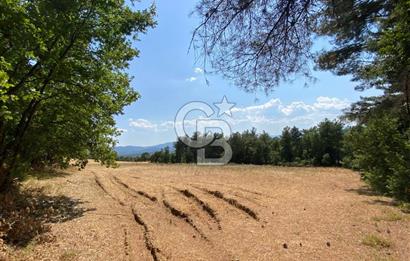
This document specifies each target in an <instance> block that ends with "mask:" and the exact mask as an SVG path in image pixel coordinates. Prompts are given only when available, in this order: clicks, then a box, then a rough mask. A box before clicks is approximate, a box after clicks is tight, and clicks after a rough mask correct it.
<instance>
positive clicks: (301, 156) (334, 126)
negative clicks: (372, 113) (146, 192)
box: [151, 120, 343, 166]
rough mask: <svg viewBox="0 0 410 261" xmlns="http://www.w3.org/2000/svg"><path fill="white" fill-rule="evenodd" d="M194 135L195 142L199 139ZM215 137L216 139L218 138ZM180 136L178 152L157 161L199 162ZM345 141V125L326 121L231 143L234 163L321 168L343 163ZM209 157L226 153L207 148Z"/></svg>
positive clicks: (236, 136) (241, 136) (250, 133)
mask: <svg viewBox="0 0 410 261" xmlns="http://www.w3.org/2000/svg"><path fill="white" fill-rule="evenodd" d="M198 135H199V134H194V135H193V136H192V139H195V138H196V137H198ZM218 135H220V134H215V138H218ZM183 139H184V137H180V138H179V139H178V141H177V142H176V143H175V153H174V154H173V153H170V154H169V155H168V154H167V151H160V152H157V153H154V154H153V155H152V157H151V161H153V162H163V163H169V162H177V163H194V162H196V149H193V148H190V147H188V146H187V145H185V144H184V142H183ZM342 142H343V125H342V124H341V123H339V122H337V121H329V120H325V121H323V122H321V123H320V124H319V125H318V126H317V127H314V128H311V129H309V130H303V131H300V130H299V129H298V128H296V127H293V128H289V127H286V128H284V129H283V132H282V135H281V136H280V137H271V136H270V135H269V134H268V133H266V132H263V133H261V134H258V133H257V132H256V129H252V130H246V131H244V132H242V133H239V132H236V133H233V134H232V135H231V136H230V137H229V139H228V143H229V144H230V145H231V148H232V159H231V161H230V162H232V163H238V164H256V165H263V164H273V165H293V166H304V165H317V166H338V165H339V164H340V161H341V156H342V151H341V144H342ZM205 154H206V156H207V157H209V158H217V157H220V156H221V155H222V154H223V151H222V150H221V149H220V148H218V147H212V146H205Z"/></svg>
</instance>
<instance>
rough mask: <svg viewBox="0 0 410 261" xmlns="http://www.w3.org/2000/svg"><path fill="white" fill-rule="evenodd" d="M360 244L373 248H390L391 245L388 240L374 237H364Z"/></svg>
mask: <svg viewBox="0 0 410 261" xmlns="http://www.w3.org/2000/svg"><path fill="white" fill-rule="evenodd" d="M362 244H363V245H365V246H369V247H373V248H389V247H391V246H392V243H391V242H390V241H389V240H387V239H384V238H381V237H378V236H376V235H367V236H365V237H364V238H363V240H362Z"/></svg>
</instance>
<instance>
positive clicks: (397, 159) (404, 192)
mask: <svg viewBox="0 0 410 261" xmlns="http://www.w3.org/2000/svg"><path fill="white" fill-rule="evenodd" d="M398 123H399V121H398V119H397V118H396V117H392V116H391V115H387V114H386V115H383V116H381V117H378V118H374V119H372V120H370V121H369V123H368V124H367V126H364V127H362V128H361V129H360V130H359V131H358V132H355V133H354V135H356V137H355V139H354V143H352V144H351V146H352V148H353V153H354V156H355V163H356V164H357V165H358V167H359V168H360V169H361V170H363V177H364V179H365V181H366V182H368V183H369V184H370V185H371V187H372V188H374V189H375V190H376V191H378V192H380V193H384V194H388V195H392V196H394V197H396V198H397V199H400V200H406V201H410V132H407V133H405V134H404V135H403V133H401V132H400V131H399V124H398Z"/></svg>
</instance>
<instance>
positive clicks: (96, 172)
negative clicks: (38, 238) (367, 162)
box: [0, 163, 410, 260]
mask: <svg viewBox="0 0 410 261" xmlns="http://www.w3.org/2000/svg"><path fill="white" fill-rule="evenodd" d="M28 183H29V184H28V185H30V186H43V187H45V188H46V191H47V192H48V193H50V194H53V195H65V196H67V197H69V198H72V199H75V200H76V202H78V205H76V208H77V209H82V210H84V212H83V213H82V215H80V216H79V215H77V216H76V217H75V218H72V219H69V220H68V221H65V222H61V223H55V224H52V226H51V232H50V233H51V234H52V235H53V237H54V240H52V241H50V242H45V243H41V244H31V245H29V246H26V247H24V248H19V249H11V248H10V247H6V248H4V249H3V250H1V248H0V256H1V252H2V251H3V254H5V253H7V255H9V257H5V259H12V260H13V259H16V260H410V218H409V216H410V215H409V214H404V213H402V212H401V211H400V210H399V209H398V208H397V207H395V206H393V204H392V202H391V199H389V198H385V197H380V196H375V195H372V194H371V193H370V192H369V191H367V190H366V189H365V187H364V183H363V182H362V181H361V180H360V178H359V175H358V174H357V173H355V172H352V171H350V170H345V169H337V168H284V167H283V168H282V167H270V166H262V167H259V166H239V165H238V166H236V165H232V166H224V167H211V166H195V165H153V164H135V163H123V164H121V166H120V167H119V168H117V169H108V168H105V167H101V166H99V165H97V164H95V163H91V164H89V165H88V167H87V168H86V169H85V170H83V171H81V172H78V171H76V170H74V169H73V170H69V171H67V172H66V174H62V175H58V176H57V177H55V178H50V179H41V180H30V181H28ZM77 213H78V211H77ZM0 259H1V257H0Z"/></svg>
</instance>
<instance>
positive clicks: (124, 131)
mask: <svg viewBox="0 0 410 261" xmlns="http://www.w3.org/2000/svg"><path fill="white" fill-rule="evenodd" d="M118 130H119V131H120V132H121V133H126V132H128V130H127V129H122V128H118Z"/></svg>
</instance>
